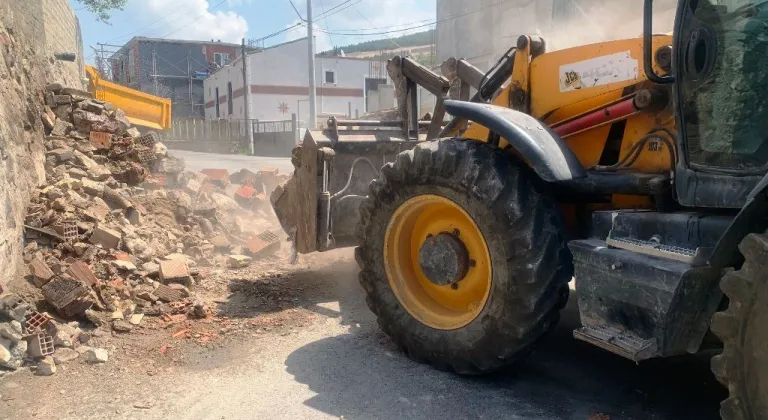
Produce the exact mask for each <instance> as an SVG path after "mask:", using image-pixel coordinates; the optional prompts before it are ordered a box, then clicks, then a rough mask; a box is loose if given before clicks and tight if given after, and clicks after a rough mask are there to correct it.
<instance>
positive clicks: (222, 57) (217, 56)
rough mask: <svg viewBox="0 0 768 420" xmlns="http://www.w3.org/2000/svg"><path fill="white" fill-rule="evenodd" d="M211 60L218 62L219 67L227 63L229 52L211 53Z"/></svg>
mask: <svg viewBox="0 0 768 420" xmlns="http://www.w3.org/2000/svg"><path fill="white" fill-rule="evenodd" d="M213 62H214V63H216V64H218V65H219V67H224V66H226V65H227V64H228V63H229V54H227V53H213Z"/></svg>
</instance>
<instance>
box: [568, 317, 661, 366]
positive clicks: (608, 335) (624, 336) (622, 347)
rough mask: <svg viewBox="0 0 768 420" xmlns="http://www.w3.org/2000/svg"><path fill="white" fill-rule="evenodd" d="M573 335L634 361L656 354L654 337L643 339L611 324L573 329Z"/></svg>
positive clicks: (656, 348) (656, 346)
mask: <svg viewBox="0 0 768 420" xmlns="http://www.w3.org/2000/svg"><path fill="white" fill-rule="evenodd" d="M573 337H574V338H576V339H578V340H582V341H586V342H587V343H589V344H592V345H595V346H597V347H600V348H602V349H604V350H608V351H610V352H611V353H614V354H618V355H619V356H621V357H624V358H627V359H629V360H632V361H634V362H639V361H641V360H646V359H650V358H652V357H654V356H656V355H657V354H658V345H657V342H656V339H655V338H650V339H644V338H642V337H639V336H638V335H637V334H635V333H633V332H630V331H622V330H620V329H619V328H616V327H614V326H612V325H607V324H602V325H589V326H586V327H582V328H579V329H577V330H574V331H573Z"/></svg>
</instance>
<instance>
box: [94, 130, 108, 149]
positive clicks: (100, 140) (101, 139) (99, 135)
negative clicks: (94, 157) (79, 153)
mask: <svg viewBox="0 0 768 420" xmlns="http://www.w3.org/2000/svg"><path fill="white" fill-rule="evenodd" d="M90 141H91V144H92V145H93V147H95V148H96V149H99V150H107V149H109V148H110V147H112V134H109V133H106V132H103V131H91V134H90Z"/></svg>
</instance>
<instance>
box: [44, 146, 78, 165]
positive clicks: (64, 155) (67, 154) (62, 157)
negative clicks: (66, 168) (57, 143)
mask: <svg viewBox="0 0 768 420" xmlns="http://www.w3.org/2000/svg"><path fill="white" fill-rule="evenodd" d="M48 154H49V155H51V156H55V157H56V161H57V162H59V163H61V162H69V161H70V160H72V159H74V158H75V152H74V151H73V150H72V149H54V150H51V151H49V152H48Z"/></svg>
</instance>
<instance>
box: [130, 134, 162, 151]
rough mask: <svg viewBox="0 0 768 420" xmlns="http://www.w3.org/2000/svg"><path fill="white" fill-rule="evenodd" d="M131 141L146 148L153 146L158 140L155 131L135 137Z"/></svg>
mask: <svg viewBox="0 0 768 420" xmlns="http://www.w3.org/2000/svg"><path fill="white" fill-rule="evenodd" d="M133 142H134V143H135V144H140V145H142V146H144V147H146V148H148V149H152V148H154V147H155V143H157V142H158V138H157V133H154V132H151V133H147V134H145V135H143V136H140V137H137V138H135V139H134V140H133Z"/></svg>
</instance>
